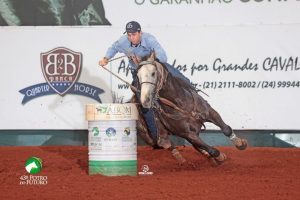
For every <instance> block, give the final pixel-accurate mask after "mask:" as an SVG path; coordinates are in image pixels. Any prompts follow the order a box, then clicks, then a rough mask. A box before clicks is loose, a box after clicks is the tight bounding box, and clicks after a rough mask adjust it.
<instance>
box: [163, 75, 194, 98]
mask: <svg viewBox="0 0 300 200" xmlns="http://www.w3.org/2000/svg"><path fill="white" fill-rule="evenodd" d="M188 90H189V88H188V87H186V86H185V84H184V83H183V81H181V80H179V78H176V77H173V75H172V74H171V73H169V74H168V76H167V80H166V81H165V84H164V86H163V88H162V90H161V92H160V93H159V94H160V96H161V97H164V98H167V99H169V100H172V101H175V99H178V96H179V95H181V96H182V95H184V94H186V93H187V91H188ZM184 97H187V96H184ZM174 103H175V102H174Z"/></svg>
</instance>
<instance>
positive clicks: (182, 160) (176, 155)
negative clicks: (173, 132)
mask: <svg viewBox="0 0 300 200" xmlns="http://www.w3.org/2000/svg"><path fill="white" fill-rule="evenodd" d="M172 155H173V156H174V158H175V159H176V160H177V162H178V163H179V164H180V165H182V164H184V163H185V162H186V160H185V158H184V157H183V156H182V155H181V153H180V152H179V151H178V150H177V149H173V150H172Z"/></svg>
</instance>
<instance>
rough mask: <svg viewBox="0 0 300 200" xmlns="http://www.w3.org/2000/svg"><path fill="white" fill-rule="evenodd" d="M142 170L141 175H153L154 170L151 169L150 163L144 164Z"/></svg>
mask: <svg viewBox="0 0 300 200" xmlns="http://www.w3.org/2000/svg"><path fill="white" fill-rule="evenodd" d="M141 170H142V171H141V172H139V175H153V172H151V171H150V168H149V166H148V165H142V167H141Z"/></svg>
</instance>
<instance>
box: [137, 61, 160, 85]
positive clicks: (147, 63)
mask: <svg viewBox="0 0 300 200" xmlns="http://www.w3.org/2000/svg"><path fill="white" fill-rule="evenodd" d="M149 64H150V65H153V66H154V67H155V69H156V71H157V65H156V63H155V61H142V62H140V63H139V66H138V68H137V70H136V71H137V73H138V72H139V70H140V69H141V68H142V67H143V66H145V65H149ZM145 83H148V84H151V85H154V86H155V88H156V87H157V83H153V82H150V81H143V82H140V85H141V86H142V85H143V84H145Z"/></svg>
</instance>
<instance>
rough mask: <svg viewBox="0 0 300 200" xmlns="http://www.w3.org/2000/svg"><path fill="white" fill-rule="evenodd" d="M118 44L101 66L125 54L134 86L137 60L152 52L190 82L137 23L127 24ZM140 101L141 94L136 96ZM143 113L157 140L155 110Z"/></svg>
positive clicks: (153, 38) (145, 109)
mask: <svg viewBox="0 0 300 200" xmlns="http://www.w3.org/2000/svg"><path fill="white" fill-rule="evenodd" d="M125 33H127V35H123V36H121V37H120V38H119V39H118V40H117V41H116V42H114V43H113V44H112V46H111V47H110V48H108V50H107V52H106V55H105V57H104V58H103V59H101V60H100V61H99V65H101V66H105V65H107V63H108V62H109V60H110V59H111V58H113V57H114V56H115V55H116V54H117V53H124V54H125V55H126V56H127V57H128V58H129V64H130V70H131V73H132V76H133V82H132V85H133V86H137V85H138V79H137V71H136V70H137V67H138V66H137V65H136V63H137V62H138V61H137V60H136V59H137V58H142V57H147V56H149V55H150V54H151V52H152V51H154V52H155V56H156V59H157V60H158V61H159V62H160V63H163V64H164V65H165V66H166V67H167V68H168V70H169V71H170V72H171V73H172V74H173V75H174V76H177V77H180V78H182V79H183V80H185V81H188V82H189V80H188V79H187V78H186V77H184V76H183V75H182V74H181V73H180V72H179V71H178V70H177V69H175V68H174V67H172V66H171V65H170V64H168V63H167V55H166V52H165V50H164V49H163V48H162V47H161V45H160V44H159V42H158V41H157V40H156V38H155V37H154V36H153V35H151V34H150V33H146V32H142V29H141V25H140V24H139V23H138V22H136V21H131V22H128V23H127V24H126V31H125V32H124V34H125ZM136 95H137V97H138V99H139V94H136ZM142 113H143V116H144V119H145V121H146V123H147V126H148V128H149V130H150V132H151V135H152V137H153V138H154V139H156V138H157V125H156V123H155V120H154V113H153V109H152V108H150V109H148V108H143V109H142Z"/></svg>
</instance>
